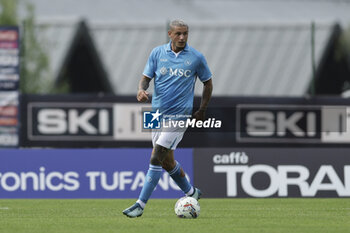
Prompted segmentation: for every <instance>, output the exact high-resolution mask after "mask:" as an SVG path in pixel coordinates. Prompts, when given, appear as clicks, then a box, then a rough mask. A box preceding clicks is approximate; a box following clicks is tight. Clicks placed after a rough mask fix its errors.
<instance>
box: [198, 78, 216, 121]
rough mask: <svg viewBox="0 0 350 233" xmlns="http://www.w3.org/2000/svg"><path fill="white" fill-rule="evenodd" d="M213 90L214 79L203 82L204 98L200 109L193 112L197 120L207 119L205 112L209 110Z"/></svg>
mask: <svg viewBox="0 0 350 233" xmlns="http://www.w3.org/2000/svg"><path fill="white" fill-rule="evenodd" d="M212 92H213V82H212V79H209V80H207V81H205V82H203V92H202V99H201V104H200V107H199V109H198V110H197V111H196V112H195V113H194V114H193V116H194V118H196V120H202V121H204V120H205V112H206V111H207V107H208V104H209V101H210V98H211V93H212Z"/></svg>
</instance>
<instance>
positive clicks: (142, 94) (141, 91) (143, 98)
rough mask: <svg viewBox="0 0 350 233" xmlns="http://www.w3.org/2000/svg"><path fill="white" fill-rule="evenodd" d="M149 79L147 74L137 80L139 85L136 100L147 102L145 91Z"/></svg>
mask: <svg viewBox="0 0 350 233" xmlns="http://www.w3.org/2000/svg"><path fill="white" fill-rule="evenodd" d="M150 81H151V79H150V78H148V77H147V76H142V78H141V80H140V82H139V87H138V91H137V96H136V98H137V100H138V101H139V102H147V101H148V99H149V98H148V92H147V91H146V90H147V89H148V87H149V83H150Z"/></svg>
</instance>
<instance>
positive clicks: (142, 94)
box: [136, 90, 149, 102]
mask: <svg viewBox="0 0 350 233" xmlns="http://www.w3.org/2000/svg"><path fill="white" fill-rule="evenodd" d="M148 95H149V94H148V92H147V91H145V90H138V92H137V96H136V98H137V100H138V101H139V102H147V101H148V99H149V98H148Z"/></svg>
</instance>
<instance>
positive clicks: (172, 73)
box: [159, 66, 192, 78]
mask: <svg viewBox="0 0 350 233" xmlns="http://www.w3.org/2000/svg"><path fill="white" fill-rule="evenodd" d="M159 72H160V74H161V75H166V74H167V73H168V72H169V75H170V76H177V77H182V76H185V77H186V78H189V77H191V73H192V71H191V70H184V69H178V68H176V69H173V68H169V70H168V69H167V68H166V67H164V66H163V67H162V68H160V70H159Z"/></svg>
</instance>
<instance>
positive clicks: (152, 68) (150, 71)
mask: <svg viewBox="0 0 350 233" xmlns="http://www.w3.org/2000/svg"><path fill="white" fill-rule="evenodd" d="M156 54H157V48H155V49H153V50H152V52H151V54H150V55H149V57H148V60H147V63H146V66H145V69H144V70H143V73H142V74H143V75H145V76H147V77H148V78H153V77H154V76H155V73H156V70H157V59H156Z"/></svg>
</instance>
